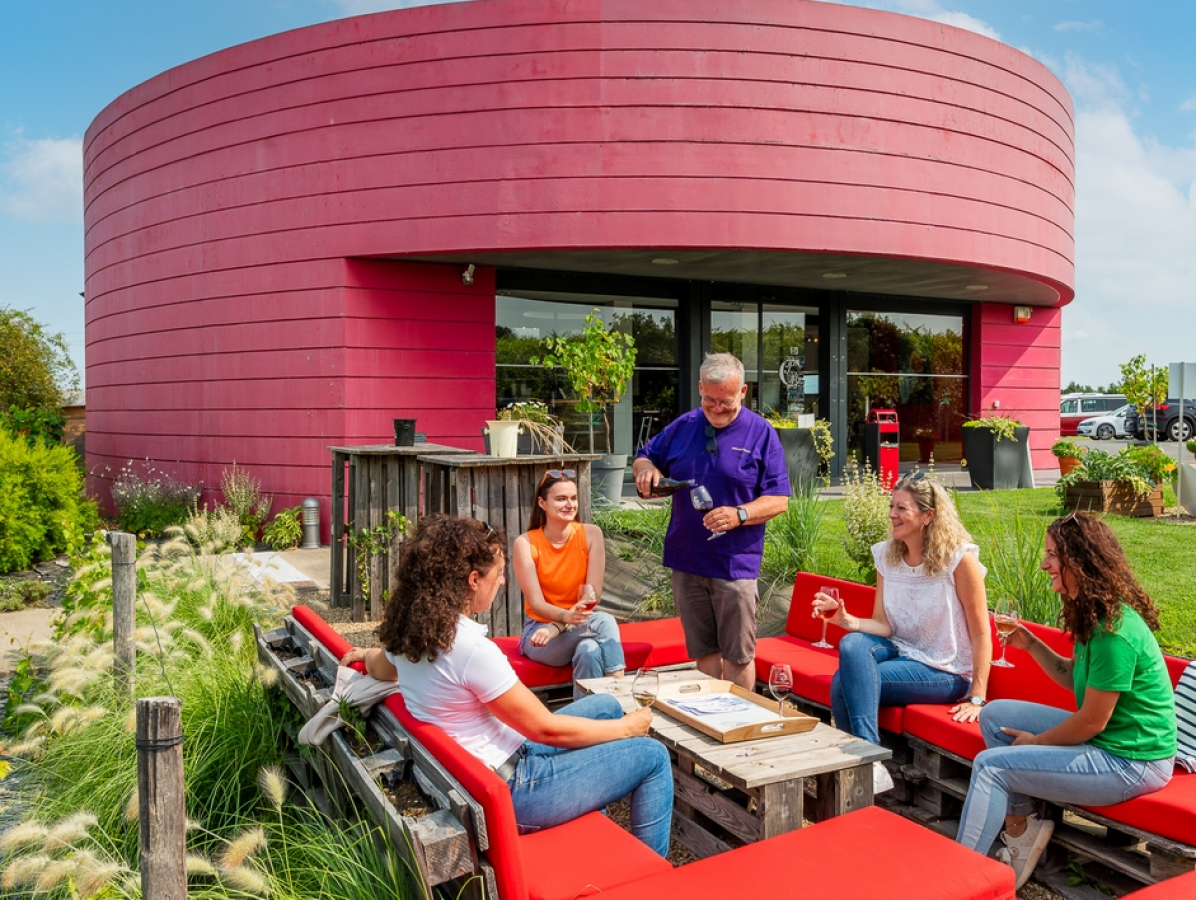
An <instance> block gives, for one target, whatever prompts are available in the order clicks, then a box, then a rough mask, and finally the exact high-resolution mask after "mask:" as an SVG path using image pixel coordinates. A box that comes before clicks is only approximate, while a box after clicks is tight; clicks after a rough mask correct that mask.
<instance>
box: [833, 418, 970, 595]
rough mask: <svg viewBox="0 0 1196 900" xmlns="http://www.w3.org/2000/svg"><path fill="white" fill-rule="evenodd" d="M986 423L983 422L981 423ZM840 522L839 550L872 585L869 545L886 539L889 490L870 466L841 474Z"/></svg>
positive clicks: (873, 570)
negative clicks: (842, 531)
mask: <svg viewBox="0 0 1196 900" xmlns="http://www.w3.org/2000/svg"><path fill="white" fill-rule="evenodd" d="M985 421H987V420H985ZM843 486H844V488H845V491H844V494H843V521H844V524H845V525H846V526H847V537H846V538H844V539H843V549H844V550H846V551H847V555H848V557H850V558H851V561H852V562H854V563H855V564H856V567H857V568H858V569H859V570H860V574H861V575H862V576H863V579H864V581H865V582H867V583H868V584H876V562H875V561H874V560H873V559H872V545H873V544H877V543H880V542H881V541H883V540H885V539H886V538H888V536H889V491H890V490H891V488H892V485H891V484H885V483H883V482H882V480H881V478H880V477H879V476H878V475H877V473H876V472H874V471H872V465H871V464H870V463H868V462H865V463H864V467H863V468H862V469H861V468H860V467H859V466H858V465H856V464H854V463H852V464H850V465H849V466H848V467H847V469H846V470H845V471H844V473H843Z"/></svg>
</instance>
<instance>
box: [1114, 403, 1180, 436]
mask: <svg viewBox="0 0 1196 900" xmlns="http://www.w3.org/2000/svg"><path fill="white" fill-rule="evenodd" d="M1183 406H1184V417H1183V421H1182V422H1181V421H1180V418H1179V400H1178V399H1169V400H1167V402H1165V403H1160V404H1159V406H1158V409H1157V410H1152V409H1151V408H1150V407H1149V406H1148V407H1146V408H1145V409H1144V410H1142V411H1141V412H1138V411H1137V410H1132V411H1130V413H1129V414H1128V415H1127V416H1126V417H1125V433H1126V434H1128V435H1132V436H1133V437H1136V438H1139V439H1141V440H1154V428H1155V422H1156V421H1157V422H1158V428H1159V434H1160V436H1161V437H1162V439H1163V440H1166V441H1186V440H1190V439H1191V437H1192V436H1193V435H1196V400H1185V401H1183ZM1156 414H1157V418H1156Z"/></svg>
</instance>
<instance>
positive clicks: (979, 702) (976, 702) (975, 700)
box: [968, 697, 988, 706]
mask: <svg viewBox="0 0 1196 900" xmlns="http://www.w3.org/2000/svg"><path fill="white" fill-rule="evenodd" d="M968 702H969V703H971V704H972V706H987V705H988V701H987V700H985V699H984V698H983V697H968Z"/></svg>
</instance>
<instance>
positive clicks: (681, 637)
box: [619, 616, 693, 669]
mask: <svg viewBox="0 0 1196 900" xmlns="http://www.w3.org/2000/svg"><path fill="white" fill-rule="evenodd" d="M619 637H620V638H621V639H622V641H623V652H624V654H626V656H627V668H628V669H638V668H640V667H641V666H676V665H680V664H681V663H687V662H692V661H693V660H692V659H691V658H690V655H689V651H688V650H686V649H685V630H684V629H683V628H682V627H681V620H680V619H679V618H677V617H676V616H673V617H672V618H668V619H645V620H644V621H642V622H624V623H621V624H620V625H619ZM633 644H635V645H641V644H648V645H649V646H650V647H651V649H650V651H649V653H648V655H647V657H646V658H645V659H644V660H643V661H642V662H633V661H632V656H633V652H632V649H631V648H632V645H633Z"/></svg>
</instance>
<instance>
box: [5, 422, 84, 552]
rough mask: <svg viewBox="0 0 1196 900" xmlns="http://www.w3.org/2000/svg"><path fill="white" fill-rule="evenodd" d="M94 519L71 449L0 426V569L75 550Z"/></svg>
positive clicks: (81, 475) (80, 473) (81, 474)
mask: <svg viewBox="0 0 1196 900" xmlns="http://www.w3.org/2000/svg"><path fill="white" fill-rule="evenodd" d="M98 523H99V518H98V516H97V514H96V507H95V504H94V503H93V502H92V501H91V500H88V499H87V498H86V497H85V496H84V494H83V473H82V472H81V471H80V470H79V467H78V466H77V465H76V464H75V451H74V450H72V449H70V448H69V447H63V446H61V445H59V446H49V445H47V444H43V443H40V442H32V443H31V442H29V441H27V440H25V439H24V438H20V437H14V436H13V435H11V434H9V433H8V432H7V431H5V430H4V429H0V572H12V571H14V570H17V569H24V568H27V567H28V566H29V565H30V564H31V563H34V562H37V561H38V560H41V559H49V558H51V557H53V556H56V555H57V554H58V553H60V552H62V551H64V550H74V549H76V548H78V547H79V546H80V545H81V543H82V539H83V534H84V532H86V531H89V530H91V529H93V528H95V527H96V526H97V525H98Z"/></svg>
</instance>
